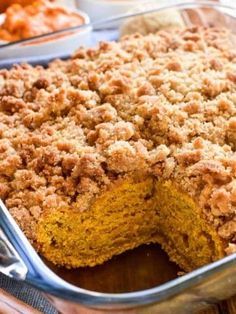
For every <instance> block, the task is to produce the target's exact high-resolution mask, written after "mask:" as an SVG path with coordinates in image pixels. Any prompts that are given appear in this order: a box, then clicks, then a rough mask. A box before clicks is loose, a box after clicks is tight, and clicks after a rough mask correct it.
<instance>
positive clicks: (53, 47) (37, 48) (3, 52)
mask: <svg viewBox="0 0 236 314" xmlns="http://www.w3.org/2000/svg"><path fill="white" fill-rule="evenodd" d="M74 12H75V13H78V14H79V15H80V16H82V17H83V19H84V24H89V23H90V19H89V17H88V15H87V14H86V13H84V12H82V11H79V10H74ZM3 20H4V14H1V15H0V23H1V22H3ZM90 35H91V27H90V26H88V27H83V28H81V29H79V30H76V31H71V32H70V33H66V34H60V35H59V34H57V35H52V36H48V37H42V38H40V39H35V40H32V41H29V42H20V43H19V44H17V45H12V46H7V47H0V60H3V59H5V60H6V59H13V58H22V57H32V56H35V57H37V56H40V57H41V56H44V55H45V56H46V55H55V54H57V55H69V54H71V53H72V52H73V51H75V50H76V49H77V48H79V47H80V46H86V45H88V44H89V43H90ZM4 43H7V42H6V41H0V44H4Z"/></svg>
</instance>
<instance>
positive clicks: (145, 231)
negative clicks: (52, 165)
mask: <svg viewBox="0 0 236 314" xmlns="http://www.w3.org/2000/svg"><path fill="white" fill-rule="evenodd" d="M37 237H38V239H37V240H38V242H39V243H40V251H41V253H42V254H43V255H44V256H45V257H46V258H47V259H48V260H50V261H52V262H53V263H55V264H57V265H61V266H66V267H68V268H71V267H83V266H94V265H98V264H102V263H103V262H104V261H106V260H108V259H110V258H112V257H113V256H114V255H118V254H120V253H122V252H124V251H127V250H130V249H133V248H135V247H138V246H140V245H142V244H149V243H159V244H160V245H161V246H162V248H163V249H164V250H165V251H166V252H167V253H168V255H169V257H170V260H172V261H174V262H176V263H177V264H178V265H179V266H180V267H181V268H182V269H184V270H185V271H191V270H193V269H195V268H197V267H200V266H202V265H204V264H207V263H210V262H212V261H215V260H217V259H219V258H221V257H223V256H224V252H223V249H224V248H223V246H222V241H221V240H220V239H219V236H218V235H217V233H216V231H215V230H214V228H213V227H212V226H210V225H209V224H208V223H207V222H206V220H205V219H204V217H202V214H201V211H200V209H199V208H198V207H197V205H196V204H195V202H194V201H193V199H192V198H191V197H190V196H188V195H187V194H186V193H183V192H182V191H181V190H180V189H179V188H177V187H176V186H175V184H174V183H173V182H171V181H163V180H160V181H159V180H157V179H154V178H152V177H148V178H146V179H144V180H135V179H124V180H123V181H119V183H117V184H116V185H115V186H113V187H112V188H111V189H110V190H108V191H106V192H104V193H102V194H101V196H100V197H98V198H97V199H96V200H95V201H94V202H93V204H91V206H90V208H89V209H88V210H84V211H82V212H81V210H80V209H79V208H77V207H76V202H75V204H74V205H73V206H72V207H70V208H58V209H57V210H54V211H52V212H50V213H47V214H45V215H44V216H43V218H42V221H41V223H40V224H39V229H38V232H37Z"/></svg>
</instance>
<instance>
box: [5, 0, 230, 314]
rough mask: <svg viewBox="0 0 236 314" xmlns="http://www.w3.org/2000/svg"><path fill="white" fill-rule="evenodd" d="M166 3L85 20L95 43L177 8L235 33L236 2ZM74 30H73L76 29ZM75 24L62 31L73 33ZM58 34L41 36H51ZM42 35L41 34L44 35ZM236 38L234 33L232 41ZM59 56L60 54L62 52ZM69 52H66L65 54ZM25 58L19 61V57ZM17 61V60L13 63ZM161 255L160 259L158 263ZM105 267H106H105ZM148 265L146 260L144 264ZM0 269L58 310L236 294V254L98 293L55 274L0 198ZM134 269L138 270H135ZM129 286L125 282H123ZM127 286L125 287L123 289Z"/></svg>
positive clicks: (171, 308) (187, 19)
mask: <svg viewBox="0 0 236 314" xmlns="http://www.w3.org/2000/svg"><path fill="white" fill-rule="evenodd" d="M173 2H174V4H172V3H171V2H170V3H169V4H168V5H166V4H164V5H162V4H161V3H158V4H155V5H153V4H151V5H149V4H146V5H145V6H143V7H138V8H137V9H132V11H131V12H130V13H127V14H126V15H123V16H116V17H113V18H110V19H109V20H106V21H105V20H104V21H98V22H96V23H94V24H89V25H85V26H82V27H88V28H89V29H90V30H91V38H90V40H91V45H94V44H95V43H96V42H97V41H100V40H116V39H118V37H119V29H120V27H121V25H122V24H123V23H124V21H129V22H130V21H131V20H130V19H131V18H133V17H134V16H142V15H144V14H150V13H155V12H161V13H162V14H164V13H165V14H166V13H168V12H170V11H169V10H171V11H172V12H173V10H175V11H176V12H178V14H179V15H180V16H181V18H182V21H183V23H184V24H185V26H192V25H204V26H218V27H226V28H228V29H230V30H231V31H232V32H233V34H235V33H236V27H235V26H236V7H233V6H232V5H223V4H220V3H218V2H217V1H195V2H187V1H173ZM73 30H74V29H73ZM71 31H72V29H68V30H65V31H63V32H64V33H65V34H66V32H71ZM54 35H55V34H48V35H44V36H41V37H42V38H49V39H50V36H54ZM41 37H40V38H41ZM37 40H38V37H37V38H32V39H28V40H26V41H23V42H17V43H13V44H11V45H7V46H1V47H0V51H3V50H4V49H17V47H18V46H19V45H22V44H25V43H26V42H28V43H31V44H34V42H35V41H37ZM234 44H235V37H234V36H232V45H234ZM60 55H61V54H60ZM64 57H66V56H64ZM50 58H51V57H48V58H47V59H45V58H44V59H40V58H37V59H35V58H28V61H29V62H31V63H33V64H35V63H40V64H43V65H46V64H47V62H49V59H50ZM20 61H21V60H20ZM16 62H19V60H14V63H16ZM12 63H13V61H12V60H9V61H7V62H6V61H2V62H1V63H0V66H1V67H3V66H5V67H9V66H11V65H12ZM158 263H159V261H158V259H157V260H156V264H157V266H158ZM105 267H106V266H105ZM143 267H144V268H145V265H143ZM0 271H1V272H2V273H4V274H5V275H7V276H9V277H12V278H15V279H17V280H22V281H25V282H27V283H29V284H31V285H32V286H34V287H36V288H37V289H39V290H41V291H42V292H43V293H44V294H45V295H46V296H47V298H48V299H49V300H50V301H51V302H52V303H53V304H54V306H55V307H56V308H57V309H58V310H59V311H60V313H70V314H73V313H80V314H85V313H86V314H88V313H91V314H92V313H94V314H96V313H97V314H98V313H132V314H141V313H145V314H158V313H167V314H168V313H173V312H176V313H194V312H195V311H197V310H198V309H201V308H204V307H206V306H207V305H209V304H212V303H215V302H219V301H221V300H224V299H226V298H229V297H231V296H232V295H233V294H235V293H236V254H233V255H231V256H228V257H225V258H223V259H221V260H219V261H217V262H214V263H212V264H210V265H206V266H204V267H202V268H200V269H197V270H195V271H193V272H191V273H188V274H183V275H182V276H177V277H176V276H175V278H174V279H171V280H169V281H167V282H165V283H161V284H160V285H156V286H154V287H153V286H152V287H151V288H148V289H143V290H138V291H130V292H122V293H108V292H97V291H94V290H93V289H85V288H81V287H78V286H76V285H73V284H71V283H69V282H67V281H65V280H63V279H62V278H60V276H58V275H57V273H56V272H55V271H54V269H53V268H52V267H49V266H48V265H46V263H45V262H44V261H43V260H42V259H41V257H39V256H38V254H37V253H36V252H35V250H34V249H33V247H32V246H31V244H30V243H29V241H28V240H27V239H26V237H25V236H24V234H23V233H22V231H21V230H20V228H19V227H18V225H17V224H16V222H15V221H14V219H13V218H12V217H11V215H10V214H9V212H8V210H7V208H6V207H5V205H4V204H3V202H1V201H0ZM132 271H133V272H135V269H133V270H132ZM124 285H125V282H124ZM123 290H125V288H124V289H123Z"/></svg>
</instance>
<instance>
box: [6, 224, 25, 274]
mask: <svg viewBox="0 0 236 314" xmlns="http://www.w3.org/2000/svg"><path fill="white" fill-rule="evenodd" d="M0 272H1V273H3V274H5V275H7V276H9V277H12V278H14V279H20V280H24V279H25V278H26V275H27V272H28V269H27V267H26V265H25V264H24V262H23V260H22V259H21V257H20V256H19V254H18V253H17V251H16V250H15V249H14V247H13V245H12V244H11V243H10V241H9V240H8V238H7V236H6V235H5V234H4V232H3V230H2V229H0Z"/></svg>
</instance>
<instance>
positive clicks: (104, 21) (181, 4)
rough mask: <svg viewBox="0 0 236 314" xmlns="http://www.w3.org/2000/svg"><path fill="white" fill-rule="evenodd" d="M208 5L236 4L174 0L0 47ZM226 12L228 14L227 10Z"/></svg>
mask: <svg viewBox="0 0 236 314" xmlns="http://www.w3.org/2000/svg"><path fill="white" fill-rule="evenodd" d="M146 3H151V4H152V3H154V2H153V0H150V2H149V1H148V0H147V2H146ZM201 5H203V6H208V7H209V8H219V9H228V10H236V4H235V5H234V4H232V5H229V4H225V3H221V2H215V0H197V1H196V0H176V2H175V3H170V4H158V5H157V4H155V8H152V9H148V10H144V11H138V12H135V13H126V14H120V15H116V16H111V17H109V18H105V19H101V20H97V21H94V22H91V21H89V22H87V23H84V24H82V25H79V26H73V27H68V28H64V29H61V30H57V31H54V32H50V33H46V34H42V35H37V36H34V37H30V38H26V39H21V40H17V41H13V42H8V43H4V44H0V49H4V48H8V47H15V46H16V47H17V46H18V45H20V44H27V43H29V44H30V43H33V42H34V41H35V40H39V39H47V38H50V37H52V38H53V36H55V35H58V34H65V36H66V34H67V33H71V32H72V31H79V30H83V29H85V28H89V29H91V30H96V29H101V28H102V26H103V25H106V24H109V23H112V22H118V21H120V20H122V19H123V20H124V19H127V18H132V17H135V16H138V15H143V14H148V13H153V12H159V11H162V10H168V9H173V8H176V9H181V8H184V7H187V8H194V7H199V6H201ZM224 14H226V12H224ZM227 14H229V13H228V12H227Z"/></svg>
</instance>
